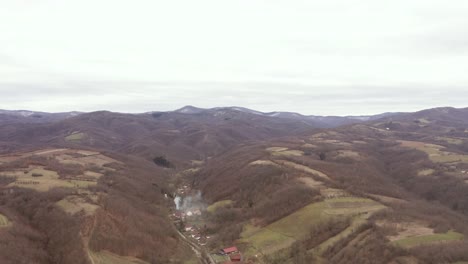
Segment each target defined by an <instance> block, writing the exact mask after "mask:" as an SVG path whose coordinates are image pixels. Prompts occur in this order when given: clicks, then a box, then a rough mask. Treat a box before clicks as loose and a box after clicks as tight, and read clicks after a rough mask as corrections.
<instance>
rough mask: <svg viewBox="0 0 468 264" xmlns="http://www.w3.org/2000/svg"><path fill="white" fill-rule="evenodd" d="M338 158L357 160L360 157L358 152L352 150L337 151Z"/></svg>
mask: <svg viewBox="0 0 468 264" xmlns="http://www.w3.org/2000/svg"><path fill="white" fill-rule="evenodd" d="M338 157H342V158H354V159H358V158H360V157H361V155H360V154H359V153H358V152H356V151H352V150H340V151H338Z"/></svg>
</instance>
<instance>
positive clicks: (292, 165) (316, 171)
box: [277, 160, 330, 180]
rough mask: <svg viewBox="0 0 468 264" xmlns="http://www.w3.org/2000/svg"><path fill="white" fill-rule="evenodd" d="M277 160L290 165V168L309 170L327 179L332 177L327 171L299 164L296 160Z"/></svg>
mask: <svg viewBox="0 0 468 264" xmlns="http://www.w3.org/2000/svg"><path fill="white" fill-rule="evenodd" d="M277 162H278V164H281V165H283V166H287V167H290V168H293V169H296V170H300V171H303V172H307V173H310V174H313V175H315V176H319V177H321V178H324V179H327V180H329V179H330V178H329V177H328V175H326V174H325V173H323V172H321V171H318V170H314V169H311V168H309V167H307V166H304V165H301V164H297V163H295V162H291V161H287V160H277Z"/></svg>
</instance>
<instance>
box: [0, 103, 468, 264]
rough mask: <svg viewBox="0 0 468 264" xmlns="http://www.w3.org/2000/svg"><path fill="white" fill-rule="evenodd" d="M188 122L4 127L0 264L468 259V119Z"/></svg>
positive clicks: (156, 117) (232, 114) (86, 117)
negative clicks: (336, 122) (330, 124)
mask: <svg viewBox="0 0 468 264" xmlns="http://www.w3.org/2000/svg"><path fill="white" fill-rule="evenodd" d="M189 110H190V111H189ZM189 110H186V111H185V112H186V113H182V112H183V111H182V110H181V111H179V112H174V113H157V114H155V113H152V114H144V115H127V114H118V113H115V114H114V113H109V112H97V113H91V114H80V115H76V116H72V117H67V118H65V119H64V120H59V121H50V122H49V121H47V122H43V123H40V124H37V123H34V125H31V124H28V123H27V122H23V123H17V122H16V121H15V122H14V123H8V124H7V125H4V126H3V127H2V128H1V129H0V146H2V148H1V149H2V151H1V154H0V188H1V195H0V242H1V241H9V243H0V249H1V252H10V254H9V255H2V254H0V261H1V262H2V263H19V262H18V261H33V262H34V263H72V264H73V263H80V264H81V263H83V264H88V263H91V264H101V263H102V264H108V263H109V264H110V263H118V264H126V263H128V264H131V263H181V264H183V263H185V264H195V263H202V264H208V263H209V264H215V263H221V264H223V263H230V262H232V263H239V262H242V263H261V264H270V263H273V264H274V263H285V264H303V263H304V264H305V263H337V264H339V263H395V264H396V263H408V264H413V263H457V262H462V261H468V255H467V254H466V252H468V251H466V248H468V240H467V239H466V238H467V236H468V199H467V198H466V194H467V193H468V174H467V171H468V158H467V157H468V147H467V146H468V134H467V133H466V132H465V131H466V129H467V128H468V119H466V116H468V115H464V114H460V113H459V112H460V111H461V112H463V113H465V112H466V109H451V110H446V109H433V110H425V111H422V112H417V113H408V114H395V115H392V116H391V117H388V116H383V117H381V118H379V119H375V120H374V119H372V118H369V119H368V120H365V121H360V122H358V123H349V124H345V125H344V126H338V127H333V128H328V127H313V125H312V124H311V123H306V125H304V122H303V121H301V120H300V119H299V121H298V117H297V116H294V118H289V119H288V117H284V115H283V117H281V118H280V117H272V116H270V115H263V114H259V113H251V112H245V110H242V109H241V110H242V111H240V110H236V109H224V108H223V109H217V110H212V109H211V110H203V109H202V110H194V109H189ZM187 111H188V112H187ZM17 118H20V117H17ZM290 126H292V127H294V129H292V130H290V129H288V127H290ZM12 128H16V129H20V128H21V131H20V132H17V133H11V131H13V130H12ZM175 131H177V132H175ZM247 135H248V136H247ZM50 223H54V225H50ZM20 245H27V247H28V250H27V252H25V251H24V250H22V249H21V248H23V247H22V246H20ZM437 252H444V254H438V253H437ZM372 260H376V261H372ZM377 260H378V261H377ZM31 263H32V262H31Z"/></svg>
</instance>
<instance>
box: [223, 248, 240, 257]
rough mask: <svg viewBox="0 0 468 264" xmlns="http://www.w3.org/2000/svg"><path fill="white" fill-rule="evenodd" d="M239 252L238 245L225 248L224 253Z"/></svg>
mask: <svg viewBox="0 0 468 264" xmlns="http://www.w3.org/2000/svg"><path fill="white" fill-rule="evenodd" d="M237 252H239V250H238V249H237V247H229V248H225V249H223V253H224V254H227V255H229V254H233V253H237Z"/></svg>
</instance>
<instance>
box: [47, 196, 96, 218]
mask: <svg viewBox="0 0 468 264" xmlns="http://www.w3.org/2000/svg"><path fill="white" fill-rule="evenodd" d="M56 204H57V205H58V206H59V207H60V208H62V209H63V210H64V211H65V212H67V213H69V214H71V215H74V214H76V213H79V212H81V211H83V212H84V213H85V214H86V215H93V214H94V212H95V211H96V210H97V209H98V208H99V206H98V205H95V204H92V203H90V202H88V201H87V199H86V198H84V197H80V196H76V195H71V196H68V197H66V198H65V199H62V200H60V201H58V202H57V203H56Z"/></svg>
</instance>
